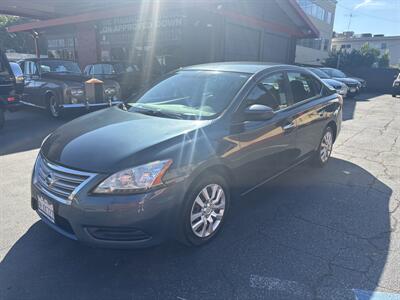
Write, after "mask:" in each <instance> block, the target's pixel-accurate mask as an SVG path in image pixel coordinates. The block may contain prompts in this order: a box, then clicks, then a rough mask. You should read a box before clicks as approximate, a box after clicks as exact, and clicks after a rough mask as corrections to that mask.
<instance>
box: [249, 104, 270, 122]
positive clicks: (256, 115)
mask: <svg viewBox="0 0 400 300" xmlns="http://www.w3.org/2000/svg"><path fill="white" fill-rule="evenodd" d="M244 115H245V117H244V120H245V121H266V120H269V119H272V118H273V117H274V115H275V112H274V111H273V109H272V108H271V107H269V106H266V105H261V104H253V105H250V106H249V107H247V108H246V110H245V111H244Z"/></svg>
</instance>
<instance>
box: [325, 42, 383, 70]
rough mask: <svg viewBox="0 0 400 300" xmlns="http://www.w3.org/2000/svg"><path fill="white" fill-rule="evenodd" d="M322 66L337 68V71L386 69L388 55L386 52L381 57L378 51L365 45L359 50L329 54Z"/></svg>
mask: <svg viewBox="0 0 400 300" xmlns="http://www.w3.org/2000/svg"><path fill="white" fill-rule="evenodd" d="M338 60H339V66H338ZM324 65H325V66H327V67H332V68H336V67H339V69H342V68H349V67H356V68H357V67H367V68H371V67H376V66H379V67H388V66H389V54H388V53H387V52H386V53H384V54H382V55H381V51H380V50H378V49H375V48H371V47H370V46H369V45H368V43H366V44H364V45H363V46H362V47H361V49H360V50H355V49H353V50H352V51H351V52H347V51H344V52H342V51H339V52H338V51H336V52H331V53H330V54H329V57H328V58H327V59H326V60H325V62H324Z"/></svg>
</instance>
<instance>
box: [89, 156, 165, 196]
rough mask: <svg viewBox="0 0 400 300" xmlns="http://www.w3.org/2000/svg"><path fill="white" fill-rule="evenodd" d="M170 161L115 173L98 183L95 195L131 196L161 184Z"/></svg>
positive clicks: (152, 163)
mask: <svg viewBox="0 0 400 300" xmlns="http://www.w3.org/2000/svg"><path fill="white" fill-rule="evenodd" d="M171 164H172V160H162V161H155V162H151V163H148V164H145V165H141V166H138V167H134V168H130V169H126V170H123V171H120V172H118V173H115V174H113V175H111V176H110V177H108V178H107V179H106V180H104V181H103V182H102V183H100V184H99V185H98V186H97V187H96V189H95V190H94V191H93V192H94V193H95V194H131V193H138V192H142V191H146V190H148V189H150V188H153V187H156V186H159V185H161V184H162V177H163V176H164V174H165V172H166V171H167V170H168V168H169V166H170V165H171Z"/></svg>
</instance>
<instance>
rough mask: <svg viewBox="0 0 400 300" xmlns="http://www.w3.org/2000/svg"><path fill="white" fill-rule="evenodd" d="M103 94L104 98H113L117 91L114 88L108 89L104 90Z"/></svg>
mask: <svg viewBox="0 0 400 300" xmlns="http://www.w3.org/2000/svg"><path fill="white" fill-rule="evenodd" d="M104 93H105V94H106V96H108V97H113V96H115V95H116V94H117V89H116V88H114V87H109V88H106V89H105V90H104Z"/></svg>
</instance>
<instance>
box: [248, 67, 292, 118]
mask: <svg viewBox="0 0 400 300" xmlns="http://www.w3.org/2000/svg"><path fill="white" fill-rule="evenodd" d="M287 99H288V97H287V91H286V88H285V75H284V73H275V74H273V75H269V76H267V77H265V78H264V79H262V80H260V81H259V82H258V83H257V85H256V86H255V87H254V88H253V90H252V91H251V92H250V94H249V95H248V96H247V99H246V102H247V105H252V104H261V105H266V106H269V107H271V108H272V109H273V110H274V111H278V110H281V109H284V108H286V107H288V100H287Z"/></svg>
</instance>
